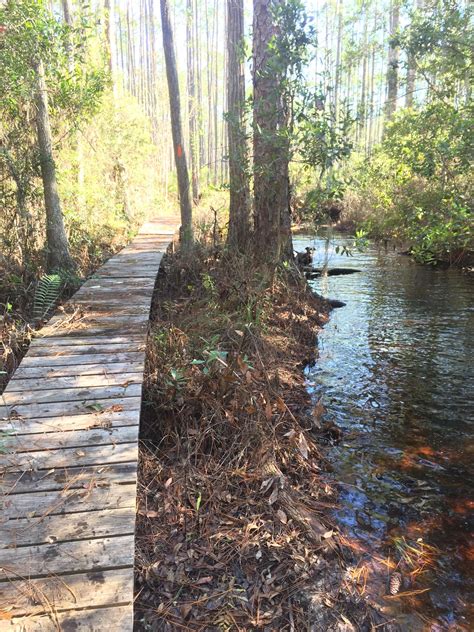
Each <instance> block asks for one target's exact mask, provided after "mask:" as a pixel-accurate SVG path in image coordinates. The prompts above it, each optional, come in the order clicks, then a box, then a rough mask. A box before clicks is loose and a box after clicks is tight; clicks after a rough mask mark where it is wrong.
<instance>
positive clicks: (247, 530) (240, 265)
mask: <svg viewBox="0 0 474 632" xmlns="http://www.w3.org/2000/svg"><path fill="white" fill-rule="evenodd" d="M165 268H166V270H165V272H164V273H163V274H162V275H160V278H159V281H158V285H157V289H156V293H155V300H154V308H153V318H152V328H151V333H150V339H149V345H148V354H147V368H146V380H145V387H144V389H145V390H144V408H143V414H142V430H141V436H142V441H141V446H140V464H139V489H138V491H139V507H138V516H137V518H138V521H137V532H136V542H137V550H136V603H135V612H136V616H135V625H136V627H135V629H136V630H260V629H262V630H278V631H281V630H295V631H302V630H353V629H354V630H359V629H360V630H363V629H367V630H370V629H373V626H374V625H379V624H380V620H379V619H378V617H377V616H376V615H375V614H374V611H372V610H369V609H368V608H367V605H366V602H365V599H364V591H363V578H362V579H361V578H360V577H357V573H352V572H351V568H350V566H349V563H350V553H348V551H346V550H345V549H344V547H343V546H342V543H341V540H340V538H339V537H338V534H337V532H336V530H335V528H334V527H333V525H332V524H331V521H330V519H329V513H330V509H331V507H333V505H334V503H335V500H336V499H335V497H334V493H333V490H332V489H331V487H330V485H329V484H328V482H327V480H326V475H325V474H326V470H327V466H326V464H325V460H324V456H323V455H322V453H321V447H320V443H321V440H322V439H323V440H325V441H337V440H338V439H339V431H338V429H337V428H336V427H331V426H324V424H322V422H321V415H322V412H323V410H322V406H320V405H318V404H316V405H315V404H314V402H311V399H310V397H309V395H308V392H307V390H306V386H305V378H304V366H305V365H306V364H307V362H309V361H312V360H315V350H316V344H315V342H316V334H317V332H318V330H319V328H320V327H321V326H322V325H323V324H324V323H325V322H326V321H327V318H328V306H327V304H326V303H325V302H324V301H323V300H322V299H320V298H318V297H316V296H315V295H314V294H312V293H311V291H310V290H309V288H308V286H307V285H306V283H305V282H304V281H303V279H302V278H301V276H300V275H299V273H298V272H296V271H290V270H288V269H286V270H282V271H280V272H279V273H278V274H277V275H275V276H274V277H273V278H269V277H267V276H265V275H262V274H257V273H250V272H249V270H251V269H252V266H251V265H250V264H249V262H248V261H245V260H243V259H242V258H241V259H234V260H227V261H225V260H223V259H221V258H220V256H219V255H218V254H217V253H216V252H215V251H214V252H212V251H209V252H205V251H202V252H200V253H198V255H197V256H196V258H193V260H192V261H191V262H189V261H185V260H182V259H180V258H179V255H176V256H173V257H170V256H168V257H167V261H166V265H165ZM377 629H382V628H381V627H378V628H377ZM386 629H388V628H386Z"/></svg>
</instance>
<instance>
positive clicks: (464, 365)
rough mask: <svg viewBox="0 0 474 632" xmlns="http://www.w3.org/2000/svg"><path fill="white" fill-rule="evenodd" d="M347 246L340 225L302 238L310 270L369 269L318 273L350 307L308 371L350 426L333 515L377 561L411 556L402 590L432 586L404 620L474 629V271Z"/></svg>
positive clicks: (340, 420) (334, 322)
mask: <svg viewBox="0 0 474 632" xmlns="http://www.w3.org/2000/svg"><path fill="white" fill-rule="evenodd" d="M343 243H346V238H345V237H344V236H341V235H337V234H335V235H332V236H331V238H330V239H329V240H326V239H322V238H317V239H312V238H310V237H307V236H298V237H297V238H296V239H295V244H294V245H295V248H296V249H297V250H302V249H303V248H304V247H305V246H307V245H309V244H311V245H314V246H315V247H316V253H315V259H314V266H315V267H318V268H319V267H323V266H329V267H345V268H358V269H360V270H361V272H359V273H357V274H350V275H343V276H323V277H321V278H317V279H314V280H312V281H310V283H311V285H312V287H314V288H315V289H316V291H317V292H319V293H320V294H322V295H323V296H326V297H329V298H331V299H338V300H341V301H344V302H345V303H346V304H347V305H346V307H344V308H343V309H338V310H334V311H333V312H332V315H331V320H330V321H329V323H328V324H327V325H326V327H325V328H324V331H323V332H322V333H321V335H320V337H319V340H318V347H319V360H318V362H317V363H316V365H314V366H313V367H309V368H308V370H307V376H308V384H309V390H310V392H311V393H312V394H313V395H314V397H315V398H319V397H321V396H322V397H323V401H324V404H325V407H326V410H327V413H326V415H327V417H328V418H329V419H331V420H333V421H335V422H336V423H337V424H339V425H340V426H341V427H343V428H344V429H345V430H346V435H345V437H344V443H343V445H340V446H337V447H334V448H332V450H333V453H334V458H333V466H334V469H335V478H336V480H338V481H340V483H341V485H340V488H341V496H340V506H341V508H340V509H339V510H338V511H337V517H338V519H339V520H340V522H341V524H342V525H343V527H344V529H345V531H346V534H347V537H348V539H349V541H351V538H352V539H357V541H358V542H359V543H360V544H361V546H366V548H367V550H368V551H370V555H369V553H367V560H370V563H371V564H372V565H374V564H375V563H374V561H373V559H374V558H373V555H374V554H375V555H378V556H380V557H386V556H388V555H390V556H391V559H392V560H395V559H403V560H404V562H403V563H402V565H401V567H400V568H401V569H402V571H403V574H404V581H405V585H406V586H407V589H408V590H411V589H424V588H429V590H428V591H427V592H424V593H420V594H419V595H416V596H413V597H409V598H406V599H399V600H398V602H397V607H398V610H397V614H398V615H400V614H401V613H403V616H406V617H407V618H406V619H405V625H406V626H407V627H406V629H410V630H412V629H413V630H415V629H418V628H416V621H417V620H419V619H416V617H415V615H419V616H420V617H421V618H422V621H423V623H422V625H421V627H420V628H419V629H424V630H430V629H431V630H433V631H434V630H445V629H448V628H449V626H450V625H455V626H457V627H456V628H453V629H463V628H464V629H466V630H468V629H473V627H474V616H473V613H472V611H471V612H469V607H468V604H469V603H470V602H471V603H472V594H473V589H474V583H473V573H472V571H473V563H474V546H473V544H472V539H470V536H471V534H472V527H473V522H472V517H473V515H474V498H473V496H472V489H473V483H474V480H473V479H474V477H473V472H472V462H473V456H474V454H473V452H474V449H473V446H472V443H470V441H471V440H472V427H473V422H474V408H473V404H472V401H473V398H472V382H473V367H472V362H471V358H472V357H473V355H474V354H473V351H474V349H473V346H474V343H473V341H474V335H473V334H474V319H473V304H472V296H473V285H474V282H473V277H472V275H466V274H461V273H460V272H459V271H456V270H436V269H432V268H428V267H423V266H418V265H416V264H414V263H413V262H412V261H410V259H409V258H407V257H401V256H399V255H397V254H396V253H394V252H385V251H380V250H378V249H377V248H375V247H370V248H369V249H368V250H367V251H366V252H364V253H358V252H354V256H353V257H342V256H340V255H338V254H337V253H336V252H335V247H336V246H337V245H339V246H340V245H342V244H343ZM420 538H421V540H420ZM409 547H412V549H413V550H412V549H410V548H409ZM415 551H417V552H418V553H416V552H415ZM407 560H411V562H412V563H413V567H410V561H407ZM417 564H418V567H417V566H416V565H417ZM423 565H424V566H423ZM375 566H376V564H375ZM422 566H423V568H422V569H421V570H422V571H423V572H421V573H420V574H419V575H417V574H416V573H415V574H414V575H413V574H412V576H411V577H410V571H412V572H413V571H414V570H416V569H418V570H419V569H420V568H421V567H422ZM374 575H375V576H376V575H377V573H376V572H375V571H374ZM386 575H387V571H386V567H384V568H383V569H381V573H380V576H381V577H383V578H384V580H383V582H385V578H386ZM375 583H376V582H375ZM379 588H380V593H381V594H384V593H385V592H386V586H385V585H383V586H380V587H379ZM404 590H405V588H404ZM394 603H395V602H394ZM428 622H430V623H428Z"/></svg>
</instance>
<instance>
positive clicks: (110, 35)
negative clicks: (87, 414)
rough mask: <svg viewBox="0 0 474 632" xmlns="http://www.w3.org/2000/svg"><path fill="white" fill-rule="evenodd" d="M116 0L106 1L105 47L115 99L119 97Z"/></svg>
mask: <svg viewBox="0 0 474 632" xmlns="http://www.w3.org/2000/svg"><path fill="white" fill-rule="evenodd" d="M114 1H115V0H104V20H105V45H106V53H107V64H108V66H109V72H110V80H111V81H112V91H113V94H114V97H116V96H117V78H116V76H115V75H116V72H115V5H114Z"/></svg>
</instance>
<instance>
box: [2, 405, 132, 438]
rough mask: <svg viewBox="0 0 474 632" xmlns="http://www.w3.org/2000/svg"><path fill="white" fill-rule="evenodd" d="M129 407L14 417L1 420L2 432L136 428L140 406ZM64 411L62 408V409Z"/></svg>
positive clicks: (31, 432)
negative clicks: (51, 415)
mask: <svg viewBox="0 0 474 632" xmlns="http://www.w3.org/2000/svg"><path fill="white" fill-rule="evenodd" d="M127 408H130V407H127V406H124V407H122V408H120V406H108V407H107V408H104V409H103V410H102V411H98V412H96V411H94V410H89V411H87V413H86V414H82V415H81V414H77V415H76V414H70V415H62V414H61V413H59V414H58V416H56V417H49V416H45V417H32V418H30V419H17V418H15V417H14V416H13V417H11V419H10V420H8V419H3V420H2V419H0V427H1V428H2V430H7V431H9V432H10V431H14V432H16V433H17V434H22V435H23V434H37V433H45V432H69V431H70V430H88V429H91V428H113V427H121V426H136V425H137V424H138V423H139V420H140V406H139V405H138V403H136V404H135V406H134V408H132V409H129V410H127ZM60 410H62V407H61V409H60Z"/></svg>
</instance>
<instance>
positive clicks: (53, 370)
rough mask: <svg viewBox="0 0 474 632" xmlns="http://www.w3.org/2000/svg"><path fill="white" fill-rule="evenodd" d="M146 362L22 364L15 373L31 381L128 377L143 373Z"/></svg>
mask: <svg viewBox="0 0 474 632" xmlns="http://www.w3.org/2000/svg"><path fill="white" fill-rule="evenodd" d="M143 366H144V361H143V360H142V361H141V362H127V363H121V362H112V363H110V362H108V363H107V364H106V363H103V364H80V365H79V366H76V365H73V366H58V367H49V366H39V367H24V366H23V364H21V365H20V366H19V367H18V369H17V370H16V371H15V375H14V377H15V378H18V380H31V379H33V378H41V379H48V378H53V377H68V376H72V377H83V376H87V375H106V376H110V375H113V374H116V373H118V374H122V375H126V374H128V373H140V374H142V373H143Z"/></svg>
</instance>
